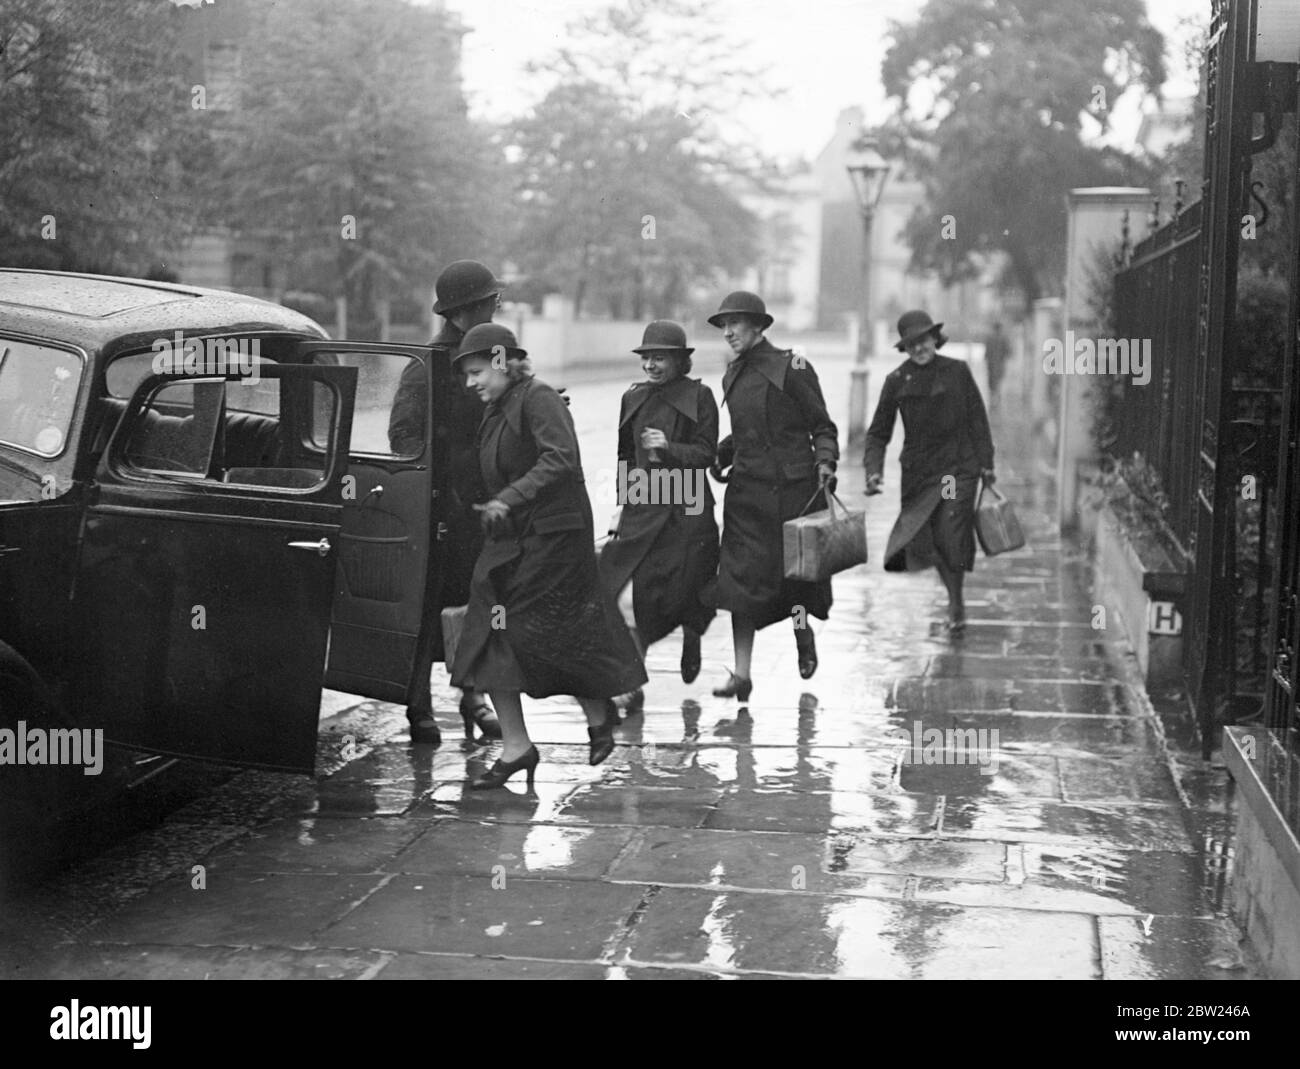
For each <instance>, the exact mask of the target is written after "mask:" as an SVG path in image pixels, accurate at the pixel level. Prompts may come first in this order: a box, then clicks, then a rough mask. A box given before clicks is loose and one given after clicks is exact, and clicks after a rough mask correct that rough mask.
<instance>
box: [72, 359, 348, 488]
mask: <svg viewBox="0 0 1300 1069" xmlns="http://www.w3.org/2000/svg"><path fill="white" fill-rule="evenodd" d="M151 356H152V354H150V353H145V354H135V355H134V356H132V357H127V358H124V359H119V360H117V361H115V362H114V363H113V364H111V365H110V366H109V369H108V374H107V375H106V385H107V391H106V392H107V396H104V397H103V398H102V399H101V411H102V418H101V421H100V426H99V429H98V433H97V441H96V444H95V450H94V451H95V455H96V457H99V456H102V454H103V450H104V449H105V448H106V447H107V444H108V440H109V438H110V437H111V436H112V433H113V430H114V429H115V428H116V426H117V424H118V421H119V420H120V418H121V416H122V414H123V413H124V412H125V411H126V406H127V403H128V400H129V397H130V394H131V393H133V392H134V390H135V388H136V386H137V385H138V384H139V382H141V381H142V380H143V379H144V377H145V376H147V375H148V374H149V372H150V370H151V367H150V363H151V360H150V358H151ZM307 391H310V395H309V394H308V393H307ZM333 406H334V398H333V394H332V393H331V392H330V390H329V389H328V388H327V387H326V386H324V385H323V384H321V383H319V382H312V383H302V382H292V381H290V380H280V379H270V378H263V379H261V380H260V381H258V382H255V383H254V382H248V383H245V382H231V381H226V380H223V379H217V378H200V379H194V380H184V381H170V382H165V383H162V384H160V385H159V386H158V388H156V389H155V390H154V392H153V393H152V395H151V396H150V398H149V400H148V401H147V402H146V403H145V405H144V407H143V408H142V409H141V411H140V415H139V417H138V418H137V420H136V423H135V425H134V426H133V427H132V428H131V435H130V439H129V440H128V441H127V443H126V446H125V449H124V453H123V455H124V457H125V459H126V461H127V462H128V464H130V466H131V467H133V468H135V469H138V470H140V471H143V472H148V473H150V474H159V473H161V474H166V475H169V476H177V475H179V476H181V477H186V478H192V479H194V480H195V482H196V484H202V483H204V482H212V481H216V482H221V483H226V484H238V485H241V486H253V487H275V488H277V489H281V490H284V489H289V490H310V489H313V488H315V487H318V486H319V485H320V484H321V482H322V481H323V479H324V478H325V472H324V461H325V450H324V448H323V447H322V445H320V444H319V443H318V442H317V441H313V437H314V436H313V435H312V434H311V433H309V431H310V430H311V429H312V428H314V427H323V428H328V427H330V426H331V425H332V423H333Z"/></svg>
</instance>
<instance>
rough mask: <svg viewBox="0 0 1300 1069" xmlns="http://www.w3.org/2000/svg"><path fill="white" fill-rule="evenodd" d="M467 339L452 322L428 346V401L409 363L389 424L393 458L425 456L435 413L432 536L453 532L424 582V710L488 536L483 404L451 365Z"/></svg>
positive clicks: (419, 701)
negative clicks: (446, 622) (447, 610)
mask: <svg viewBox="0 0 1300 1069" xmlns="http://www.w3.org/2000/svg"><path fill="white" fill-rule="evenodd" d="M463 337H464V333H463V332H462V331H461V330H460V329H459V328H458V327H457V326H456V325H455V324H454V323H452V322H451V321H450V320H444V322H443V326H442V330H441V331H439V332H438V335H437V336H436V337H435V338H434V339H433V340H432V341H431V342H430V343H429V349H430V354H429V364H430V367H429V377H430V378H432V380H433V383H434V390H433V396H432V398H430V396H429V387H428V379H426V377H425V375H424V374H423V371H422V369H421V368H420V367H419V365H418V364H414V363H412V364H409V365H408V366H407V368H406V369H405V370H404V371H403V372H402V377H401V378H400V379H399V380H398V385H397V391H396V393H394V395H393V407H392V410H391V411H390V413H389V418H388V441H389V445H390V447H391V448H392V450H393V452H394V453H399V454H403V453H415V454H418V453H420V452H421V451H422V450H423V447H424V438H425V427H426V421H427V420H428V418H429V410H430V404H432V406H433V420H432V422H433V448H432V449H431V450H430V458H429V463H431V464H433V466H434V470H435V471H436V472H441V473H442V479H441V481H440V482H439V483H437V484H436V485H435V486H434V487H433V490H434V493H435V494H437V495H438V496H437V498H436V499H435V500H433V501H430V503H429V504H430V522H429V527H430V536H431V537H432V534H433V531H435V530H436V528H437V524H438V523H440V522H441V523H444V524H446V526H447V537H446V539H444V540H443V542H442V543H441V546H442V553H441V554H439V555H437V556H435V555H434V554H433V552H432V550H433V547H432V546H430V561H429V567H428V570H427V572H426V575H425V588H424V617H423V619H422V620H421V621H420V633H419V634H418V635H417V636H416V640H415V657H414V661H413V663H412V666H411V679H410V682H409V683H408V684H407V693H406V701H407V704H408V705H415V706H423V705H427V704H428V703H429V701H430V692H429V671H430V669H431V668H432V667H433V662H434V661H436V660H442V659H444V658H445V656H446V654H445V652H444V650H443V639H442V607H443V606H444V605H464V604H465V603H466V601H468V600H469V584H470V578H471V576H473V574H474V562H475V561H476V560H478V555H479V552H480V551H481V550H482V548H483V532H482V529H481V527H480V526H479V521H478V515H477V513H475V512H474V510H473V507H472V506H473V504H474V502H475V501H480V500H482V498H483V488H482V477H481V476H480V474H479V470H478V445H477V434H478V425H479V423H480V421H481V420H482V418H483V409H484V405H483V401H482V400H481V399H480V398H479V395H478V393H477V392H476V391H474V390H471V389H470V388H469V387H468V385H467V384H466V382H465V380H464V379H463V378H462V377H461V376H459V375H457V374H456V373H455V369H454V368H453V366H452V360H453V359H455V356H456V352H457V350H458V349H459V347H460V342H461V339H462V338H463Z"/></svg>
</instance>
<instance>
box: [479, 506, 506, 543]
mask: <svg viewBox="0 0 1300 1069" xmlns="http://www.w3.org/2000/svg"><path fill="white" fill-rule="evenodd" d="M474 511H475V512H477V513H478V514H479V516H478V518H479V522H480V523H481V524H482V525H483V532H484V533H485V534H486V535H487V536H488V537H489V538H498V537H500V536H502V535H507V534H509V533H510V506H509V505H507V504H506V503H505V502H504V501H498V500H497V499H496V498H493V499H492V500H491V501H489V502H488V503H487V504H486V505H475V506H474Z"/></svg>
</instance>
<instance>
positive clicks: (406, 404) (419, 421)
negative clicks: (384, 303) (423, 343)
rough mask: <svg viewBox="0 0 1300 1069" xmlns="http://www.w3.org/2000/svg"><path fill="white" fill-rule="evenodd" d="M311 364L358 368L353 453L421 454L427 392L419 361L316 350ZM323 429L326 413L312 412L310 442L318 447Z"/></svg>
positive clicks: (396, 355)
mask: <svg viewBox="0 0 1300 1069" xmlns="http://www.w3.org/2000/svg"><path fill="white" fill-rule="evenodd" d="M312 362H313V363H316V364H325V365H328V366H331V367H340V366H341V367H354V368H356V369H357V402H356V409H355V411H354V412H353V414H352V452H353V453H366V454H369V455H373V456H384V457H393V458H399V457H400V458H403V459H411V458H414V457H418V456H419V455H420V454H421V453H423V452H424V429H425V426H426V423H427V420H428V409H429V393H428V387H427V385H426V378H425V376H426V374H427V373H426V372H425V370H424V365H423V364H422V363H421V362H420V361H419V360H417V359H415V358H414V357H412V356H407V355H406V354H404V353H331V352H315V353H313V354H312ZM328 429H329V422H328V413H326V412H316V413H314V414H313V418H312V426H311V440H312V442H313V443H315V444H317V445H320V444H321V442H322V441H323V440H324V438H325V437H326V436H327V435H328Z"/></svg>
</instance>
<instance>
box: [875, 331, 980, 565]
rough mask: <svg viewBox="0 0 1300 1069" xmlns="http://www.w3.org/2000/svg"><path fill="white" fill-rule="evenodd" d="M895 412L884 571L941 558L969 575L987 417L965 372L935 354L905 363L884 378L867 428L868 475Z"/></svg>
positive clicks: (878, 469) (879, 459)
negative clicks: (897, 480) (894, 501)
mask: <svg viewBox="0 0 1300 1069" xmlns="http://www.w3.org/2000/svg"><path fill="white" fill-rule="evenodd" d="M900 412H901V413H902V416H903V453H902V457H901V458H900V463H901V465H902V482H901V484H900V487H899V488H900V491H901V495H902V511H901V513H900V514H899V517H898V520H897V522H896V523H895V524H894V529H893V531H891V532H890V535H889V544H888V546H887V547H886V549H885V569H886V570H887V571H891V572H897V571H908V570H916V569H920V568H927V567H930V566H932V565H934V564H936V563H937V562H938V561H939V560H943V561H944V562H946V563H947V564H948V566H949V567H951V568H953V569H954V570H957V569H964V570H967V571H969V570H970V569H971V568H973V567H974V566H975V535H974V519H975V491H976V486H977V484H978V482H979V476H980V471H981V470H982V469H991V468H992V467H993V437H992V435H991V434H990V433H989V420H988V414H987V413H986V412H985V410H984V402H983V400H982V399H981V398H980V393H979V388H978V387H977V386H976V385H975V377H974V376H973V375H972V374H971V370H970V367H969V366H968V365H967V364H966V363H964V362H963V361H961V360H953V359H952V358H951V357H947V356H940V355H938V354H937V353H936V354H935V357H934V359H933V360H932V361H931V362H930V363H929V364H928V365H927V366H925V367H921V366H919V365H917V364H915V363H913V361H912V360H910V359H909V360H905V361H903V363H902V364H900V365H899V366H898V367H896V368H895V369H894V370H893V371H891V372H890V373H889V375H888V376H887V377H886V378H885V383H884V385H883V386H882V387H881V390H880V401H879V402H878V404H877V405H876V414H875V416H874V418H873V419H872V421H871V426H870V427H869V428H867V447H866V455H865V457H864V459H863V464H864V466H865V468H866V474H867V476H868V477H870V476H871V475H880V474H882V472H883V469H884V463H885V449H886V447H887V446H888V445H889V440H890V438H891V437H893V433H894V422H895V417H896V416H897V415H898V414H899V413H900ZM948 476H951V480H949V479H948V478H947V477H948Z"/></svg>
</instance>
